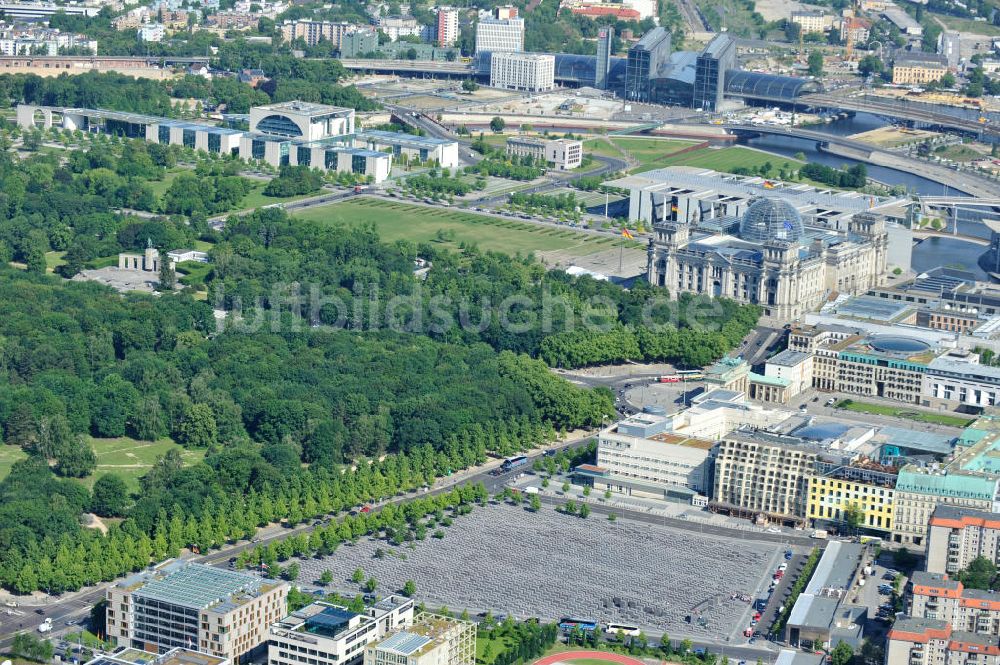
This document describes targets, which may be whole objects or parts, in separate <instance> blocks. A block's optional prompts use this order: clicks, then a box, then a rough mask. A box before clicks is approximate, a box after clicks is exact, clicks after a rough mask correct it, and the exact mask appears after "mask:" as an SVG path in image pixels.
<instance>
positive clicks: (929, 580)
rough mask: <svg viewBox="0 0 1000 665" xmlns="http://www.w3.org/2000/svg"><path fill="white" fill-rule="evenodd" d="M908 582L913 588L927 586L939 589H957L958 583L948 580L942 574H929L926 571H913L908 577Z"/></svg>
mask: <svg viewBox="0 0 1000 665" xmlns="http://www.w3.org/2000/svg"><path fill="white" fill-rule="evenodd" d="M910 582H912V583H913V584H914V585H915V586H916V585H920V586H929V587H936V588H939V589H957V588H958V581H957V580H949V579H947V576H946V575H945V574H944V573H929V572H927V571H926V570H915V571H913V574H912V575H910Z"/></svg>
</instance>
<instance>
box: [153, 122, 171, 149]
mask: <svg viewBox="0 0 1000 665" xmlns="http://www.w3.org/2000/svg"><path fill="white" fill-rule="evenodd" d="M156 138H157V141H159V143H160V144H161V145H167V144H169V143H170V127H167V126H165V125H159V126H157V128H156Z"/></svg>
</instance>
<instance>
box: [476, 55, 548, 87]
mask: <svg viewBox="0 0 1000 665" xmlns="http://www.w3.org/2000/svg"><path fill="white" fill-rule="evenodd" d="M555 71H556V59H555V57H554V56H551V55H539V54H535V53H493V55H492V56H491V57H490V86H491V87H494V88H505V89H507V90H520V91H523V92H544V91H546V90H552V89H553V88H555V87H556V84H555Z"/></svg>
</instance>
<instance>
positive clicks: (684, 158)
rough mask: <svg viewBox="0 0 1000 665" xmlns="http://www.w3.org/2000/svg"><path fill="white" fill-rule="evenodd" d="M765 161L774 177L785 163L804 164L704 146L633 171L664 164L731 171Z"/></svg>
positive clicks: (737, 148) (747, 150) (739, 148)
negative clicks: (701, 148) (772, 169)
mask: <svg viewBox="0 0 1000 665" xmlns="http://www.w3.org/2000/svg"><path fill="white" fill-rule="evenodd" d="M767 162H771V164H772V165H773V166H774V177H775V178H777V177H778V169H780V168H781V167H782V166H784V164H786V163H787V164H788V165H789V167H794V168H798V167H800V166H802V165H803V164H804V162H800V161H798V160H797V159H792V158H791V157H783V156H781V155H771V154H768V153H764V152H760V151H758V150H752V149H750V148H744V147H742V146H733V147H730V148H718V149H715V148H705V149H704V150H693V151H691V152H686V153H684V154H683V155H677V156H676V157H668V158H666V159H661V160H659V161H658V162H657V163H656V164H655V165H653V166H650V167H649V168H645V167H639V168H638V169H636V170H635V172H636V173H639V172H642V171H648V170H650V169H653V168H662V167H665V166H698V167H701V168H706V169H713V170H715V171H720V172H722V173H732V170H733V169H734V168H737V167H743V168H747V169H754V168H758V167H760V166H763V165H764V164H765V163H767Z"/></svg>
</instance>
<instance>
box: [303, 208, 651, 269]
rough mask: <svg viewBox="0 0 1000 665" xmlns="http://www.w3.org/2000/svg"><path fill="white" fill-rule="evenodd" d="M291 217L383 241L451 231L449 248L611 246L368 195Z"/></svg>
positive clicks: (424, 238)
mask: <svg viewBox="0 0 1000 665" xmlns="http://www.w3.org/2000/svg"><path fill="white" fill-rule="evenodd" d="M294 216H295V217H298V218H300V219H307V220H312V221H319V222H328V223H331V224H344V225H346V226H357V225H359V224H373V225H374V226H375V229H376V230H377V231H378V233H379V235H380V236H381V238H382V240H383V241H386V242H394V241H396V240H410V241H413V242H435V238H436V236H437V233H438V231H451V232H453V233H454V239H453V240H450V241H448V242H445V243H443V244H445V245H447V246H450V247H452V248H455V247H458V244H459V243H461V242H465V243H475V244H477V245H478V246H479V247H480V248H481V249H485V250H493V251H498V252H504V253H506V254H511V255H513V254H517V253H521V254H528V253H530V252H533V251H536V250H566V251H568V252H570V253H571V254H573V255H575V256H586V255H588V254H593V253H594V252H598V251H601V250H605V249H610V248H613V247H616V246H617V245H616V244H615V243H616V241H617V239H616V238H610V237H608V238H605V237H600V236H595V235H592V234H585V233H579V232H577V231H572V230H569V229H562V228H554V227H551V226H543V225H540V224H533V223H528V222H520V221H516V220H512V219H503V218H498V217H492V216H487V215H477V214H475V213H468V212H464V211H462V210H458V209H452V210H442V209H441V208H431V207H424V206H416V205H410V204H408V203H403V202H401V201H386V200H384V199H375V198H368V197H363V198H357V199H353V200H351V201H346V202H343V203H334V204H331V205H328V206H322V207H315V208H309V209H308V210H304V211H302V212H298V211H296V212H295V213H294ZM637 246H638V243H637Z"/></svg>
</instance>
